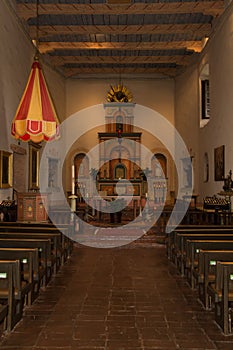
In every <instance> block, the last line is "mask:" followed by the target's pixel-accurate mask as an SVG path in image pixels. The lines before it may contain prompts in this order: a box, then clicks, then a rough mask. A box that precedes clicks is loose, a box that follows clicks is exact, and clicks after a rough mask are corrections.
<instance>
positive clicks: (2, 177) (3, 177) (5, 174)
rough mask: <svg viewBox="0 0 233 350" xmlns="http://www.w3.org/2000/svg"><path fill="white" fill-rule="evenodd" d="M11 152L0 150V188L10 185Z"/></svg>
mask: <svg viewBox="0 0 233 350" xmlns="http://www.w3.org/2000/svg"><path fill="white" fill-rule="evenodd" d="M12 166H13V163H12V153H10V152H7V151H0V188H9V187H12Z"/></svg>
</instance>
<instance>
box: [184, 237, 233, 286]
mask: <svg viewBox="0 0 233 350" xmlns="http://www.w3.org/2000/svg"><path fill="white" fill-rule="evenodd" d="M201 249H202V250H233V240H224V241H222V240H187V260H186V270H187V272H188V273H187V279H188V281H189V282H190V285H191V287H192V288H194V287H195V285H194V283H195V280H194V276H193V271H194V268H195V266H196V265H195V262H196V261H198V254H199V251H200V250H201Z"/></svg>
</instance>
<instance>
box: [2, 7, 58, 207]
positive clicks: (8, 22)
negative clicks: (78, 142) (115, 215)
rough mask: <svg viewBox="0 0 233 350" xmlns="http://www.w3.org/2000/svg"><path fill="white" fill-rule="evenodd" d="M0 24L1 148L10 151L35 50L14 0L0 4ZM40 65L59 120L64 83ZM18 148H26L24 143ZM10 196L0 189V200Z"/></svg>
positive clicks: (56, 74) (51, 71)
mask: <svg viewBox="0 0 233 350" xmlns="http://www.w3.org/2000/svg"><path fill="white" fill-rule="evenodd" d="M12 5H13V6H12ZM0 24H1V26H0V43H1V45H0V86H1V89H0V121H1V128H0V149H3V150H7V151H11V149H10V145H11V144H16V143H17V141H16V140H14V139H13V137H12V136H11V123H12V120H13V118H14V115H15V113H16V110H17V107H18V104H19V102H20V99H21V97H22V94H23V91H24V88H25V86H26V83H27V80H28V76H29V73H30V69H31V65H32V62H33V57H34V54H35V49H34V47H33V45H32V44H31V41H30V39H29V37H28V36H27V35H26V33H25V31H24V29H23V27H22V24H21V22H20V21H19V20H18V19H17V17H16V14H15V12H14V1H13V0H10V1H9V0H1V1H0ZM42 66H43V70H44V75H45V78H46V81H47V83H48V87H49V90H50V94H51V97H52V98H53V100H54V103H55V107H56V109H57V112H58V115H59V117H60V119H61V120H62V119H63V117H64V115H65V80H64V79H62V78H61V76H60V75H59V74H58V73H56V72H54V71H53V70H52V69H51V68H50V67H47V66H46V65H44V64H43V63H42ZM21 146H22V147H25V148H26V149H27V148H28V145H27V144H25V143H21ZM26 176H27V175H26ZM26 183H27V181H26ZM11 194H12V190H11V189H2V190H1V189H0V201H1V200H2V199H6V198H7V197H8V196H9V197H10V198H11Z"/></svg>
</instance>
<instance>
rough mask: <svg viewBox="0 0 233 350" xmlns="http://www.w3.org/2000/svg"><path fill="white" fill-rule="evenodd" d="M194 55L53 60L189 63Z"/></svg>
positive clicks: (60, 61) (56, 60)
mask: <svg viewBox="0 0 233 350" xmlns="http://www.w3.org/2000/svg"><path fill="white" fill-rule="evenodd" d="M191 56H192V55H173V56H125V57H124V58H122V56H52V57H51V62H52V63H53V64H54V65H56V66H62V65H65V64H74V63H86V62H88V63H92V64H95V63H96V64H100V63H106V64H109V63H112V64H122V65H124V64H128V63H132V64H137V63H177V64H182V65H187V64H188V63H189V61H190V58H191Z"/></svg>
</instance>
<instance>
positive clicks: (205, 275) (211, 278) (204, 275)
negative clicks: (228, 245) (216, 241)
mask: <svg viewBox="0 0 233 350" xmlns="http://www.w3.org/2000/svg"><path fill="white" fill-rule="evenodd" d="M218 261H233V250H202V249H201V250H200V251H199V254H198V266H197V271H195V270H194V278H195V279H196V283H195V284H196V285H198V292H199V299H200V300H201V301H202V303H203V305H204V307H205V308H206V309H209V308H210V305H209V298H208V293H207V288H208V285H209V284H210V283H214V282H215V274H216V266H217V262H218Z"/></svg>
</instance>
